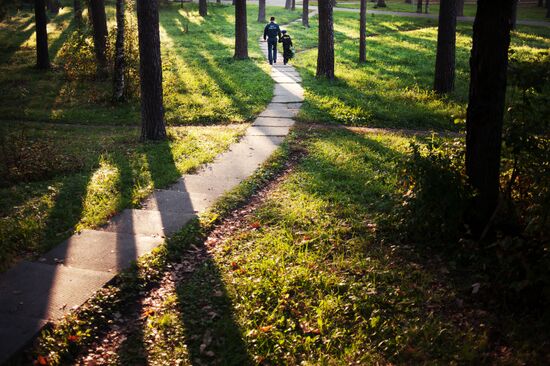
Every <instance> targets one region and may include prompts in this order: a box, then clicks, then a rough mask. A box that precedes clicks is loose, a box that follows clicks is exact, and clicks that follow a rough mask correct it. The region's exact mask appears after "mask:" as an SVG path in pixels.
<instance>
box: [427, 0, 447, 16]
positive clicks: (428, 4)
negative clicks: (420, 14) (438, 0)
mask: <svg viewBox="0 0 550 366" xmlns="http://www.w3.org/2000/svg"><path fill="white" fill-rule="evenodd" d="M442 1H443V0H442ZM429 12H430V0H426V6H425V7H424V13H426V14H428V13H429Z"/></svg>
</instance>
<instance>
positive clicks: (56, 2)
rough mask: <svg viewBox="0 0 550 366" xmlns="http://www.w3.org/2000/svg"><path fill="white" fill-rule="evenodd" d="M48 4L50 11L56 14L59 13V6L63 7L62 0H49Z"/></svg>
mask: <svg viewBox="0 0 550 366" xmlns="http://www.w3.org/2000/svg"><path fill="white" fill-rule="evenodd" d="M46 4H47V7H48V10H49V11H50V13H52V14H55V15H57V14H59V8H61V1H60V0H48V1H47V3H46Z"/></svg>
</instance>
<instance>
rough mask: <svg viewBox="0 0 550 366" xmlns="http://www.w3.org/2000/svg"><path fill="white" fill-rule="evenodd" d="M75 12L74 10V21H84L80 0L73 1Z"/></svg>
mask: <svg viewBox="0 0 550 366" xmlns="http://www.w3.org/2000/svg"><path fill="white" fill-rule="evenodd" d="M73 10H74V19H75V20H76V21H77V22H81V21H82V3H81V2H80V0H74V1H73Z"/></svg>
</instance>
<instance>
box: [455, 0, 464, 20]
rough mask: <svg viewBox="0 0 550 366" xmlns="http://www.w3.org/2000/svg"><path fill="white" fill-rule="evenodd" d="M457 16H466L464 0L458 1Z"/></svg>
mask: <svg viewBox="0 0 550 366" xmlns="http://www.w3.org/2000/svg"><path fill="white" fill-rule="evenodd" d="M456 16H457V17H463V16H464V0H456Z"/></svg>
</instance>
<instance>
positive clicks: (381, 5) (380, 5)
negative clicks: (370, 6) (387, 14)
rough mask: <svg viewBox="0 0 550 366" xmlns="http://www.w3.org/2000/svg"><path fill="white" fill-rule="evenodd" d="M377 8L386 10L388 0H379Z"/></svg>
mask: <svg viewBox="0 0 550 366" xmlns="http://www.w3.org/2000/svg"><path fill="white" fill-rule="evenodd" d="M376 7H377V8H385V7H386V0H378V1H377V2H376Z"/></svg>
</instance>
